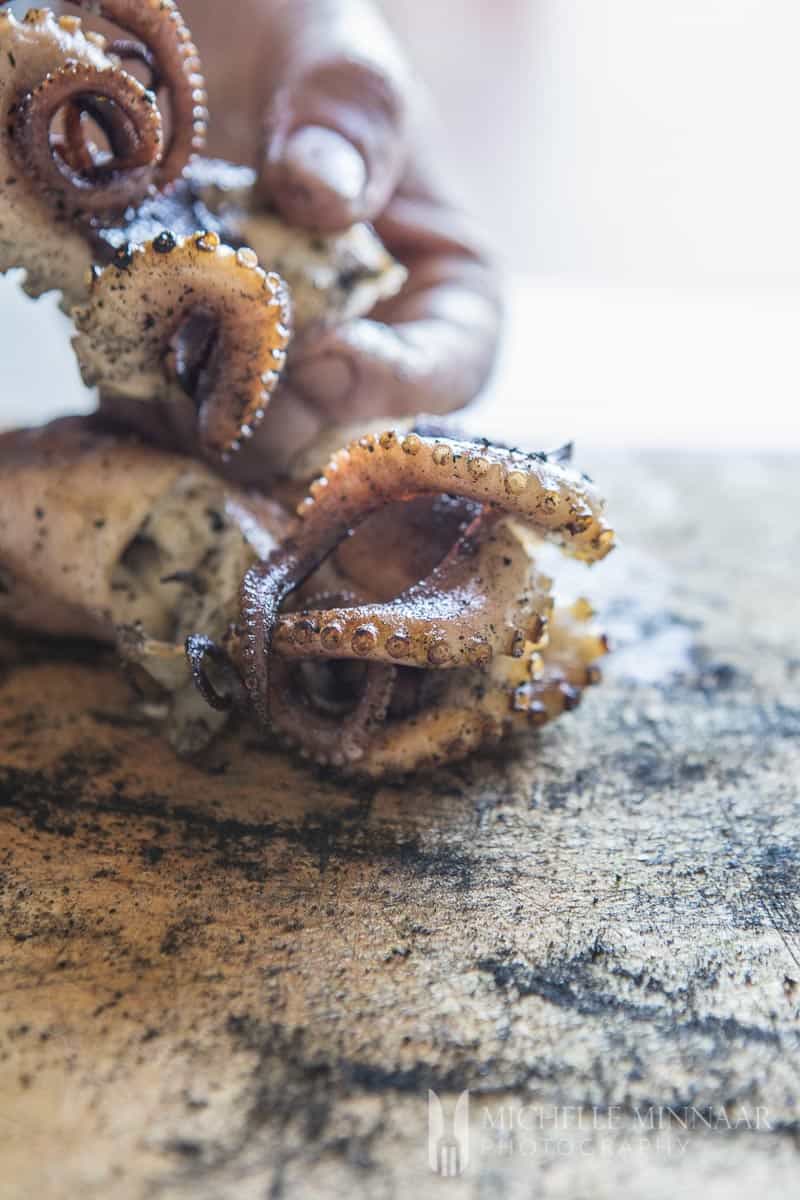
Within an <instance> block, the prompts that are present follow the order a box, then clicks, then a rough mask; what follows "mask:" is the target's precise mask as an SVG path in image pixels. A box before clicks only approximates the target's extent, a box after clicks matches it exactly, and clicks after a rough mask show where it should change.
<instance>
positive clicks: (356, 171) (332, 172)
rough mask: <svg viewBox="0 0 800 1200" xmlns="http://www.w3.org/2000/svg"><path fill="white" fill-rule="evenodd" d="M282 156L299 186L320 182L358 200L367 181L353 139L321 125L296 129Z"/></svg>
mask: <svg viewBox="0 0 800 1200" xmlns="http://www.w3.org/2000/svg"><path fill="white" fill-rule="evenodd" d="M282 158H283V165H284V167H285V168H286V170H287V171H288V172H289V174H290V176H291V177H292V179H291V182H292V184H293V185H294V186H296V187H298V188H300V189H311V190H313V189H314V188H315V187H318V186H319V185H320V184H322V185H323V187H326V188H328V189H329V190H330V191H332V192H335V193H336V195H337V196H340V197H341V198H342V199H343V200H357V199H358V197H359V196H360V195H361V193H362V192H363V191H364V188H365V186H366V183H367V165H366V163H365V162H364V159H363V158H362V157H361V155H360V154H359V152H358V150H356V148H355V146H354V145H353V144H352V142H348V141H347V139H346V138H344V137H342V135H341V134H340V133H336V131H335V130H333V129H326V128H324V127H323V126H321V125H304V126H303V127H302V128H300V129H297V130H295V132H294V133H293V134H292V135H291V137H290V138H289V140H288V141H287V143H286V146H285V147H284V152H283V155H282Z"/></svg>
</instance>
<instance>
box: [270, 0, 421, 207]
mask: <svg viewBox="0 0 800 1200" xmlns="http://www.w3.org/2000/svg"><path fill="white" fill-rule="evenodd" d="M269 37H270V47H269V52H270V57H271V58H272V60H273V62H275V63H276V64H277V65H276V66H275V67H274V68H273V71H272V73H271V78H270V88H271V95H270V97H269V99H268V103H267V117H266V137H267V141H266V163H265V166H264V172H263V185H264V187H265V189H266V191H267V192H268V194H269V197H270V199H271V200H272V201H273V202H274V203H275V204H276V206H277V207H278V209H279V210H280V212H281V213H282V214H283V216H284V217H285V218H286V219H287V220H288V221H290V222H291V223H292V224H295V225H301V226H304V227H306V228H314V229H319V230H325V231H330V230H335V229H344V228H346V227H347V226H349V225H352V224H353V223H354V222H356V221H360V220H372V219H373V218H374V217H376V216H377V215H378V214H379V213H380V212H381V211H382V210H383V209H384V207H385V206H386V204H387V202H388V200H389V198H390V197H391V195H392V194H393V192H394V190H395V188H396V186H397V182H398V180H399V178H400V176H401V173H402V171H403V167H404V163H405V157H406V138H407V128H408V121H409V104H408V97H409V95H410V94H411V87H410V83H409V78H408V73H407V70H406V67H405V64H404V63H403V61H402V57H401V55H400V53H399V51H398V48H397V46H396V45H395V42H394V39H393V38H392V36H391V34H390V32H389V30H388V28H387V27H386V25H385V24H384V23H383V20H382V19H381V18H380V16H379V15H378V13H377V11H376V10H375V8H374V7H373V5H372V4H371V3H369V2H368V0H291V3H288V4H283V5H280V6H277V7H276V11H275V14H274V16H273V17H272V19H271V27H270V30H269Z"/></svg>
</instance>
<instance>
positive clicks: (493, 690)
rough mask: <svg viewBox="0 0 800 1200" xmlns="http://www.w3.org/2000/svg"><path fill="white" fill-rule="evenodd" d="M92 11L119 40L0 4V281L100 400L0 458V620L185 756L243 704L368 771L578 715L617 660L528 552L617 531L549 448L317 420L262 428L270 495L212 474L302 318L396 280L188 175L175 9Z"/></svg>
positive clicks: (258, 409) (251, 180)
mask: <svg viewBox="0 0 800 1200" xmlns="http://www.w3.org/2000/svg"><path fill="white" fill-rule="evenodd" d="M1 3H2V0H0V4H1ZM82 6H83V7H84V8H86V9H89V10H92V11H96V12H100V13H102V14H103V15H104V16H106V17H108V18H110V19H111V20H112V22H114V23H115V24H116V25H117V27H118V28H119V30H120V32H121V36H120V37H118V38H116V40H112V41H109V40H107V39H106V38H102V37H99V36H97V35H95V34H92V33H87V32H84V31H83V28H82V25H81V22H80V21H78V20H75V19H74V18H62V19H60V20H57V19H56V18H55V17H53V16H52V15H51V14H49V13H46V12H42V11H38V10H37V11H35V12H32V13H31V14H29V16H28V17H27V18H26V19H25V20H24V21H22V22H18V21H16V20H15V19H14V18H13V17H11V16H10V15H9V14H7V13H5V12H0V116H2V117H3V124H2V128H0V270H7V269H9V268H11V267H21V268H23V269H24V270H25V272H26V277H25V287H26V289H27V290H28V291H29V292H30V293H31V295H34V296H35V295H39V294H41V293H42V292H43V291H46V290H49V289H52V288H58V289H60V290H61V291H62V293H63V300H64V306H65V308H66V309H67V310H68V311H70V312H71V314H72V316H73V319H74V322H75V324H76V326H77V336H76V337H75V340H74V345H75V349H76V352H77V355H78V359H79V363H80V366H81V369H82V372H83V376H84V379H85V380H86V382H87V383H89V384H91V385H96V386H97V387H98V390H99V393H100V400H101V409H100V412H99V414H97V415H96V416H95V417H93V418H90V419H88V420H78V419H74V420H63V421H59V422H54V423H53V424H52V425H50V426H48V427H46V428H44V429H42V430H28V431H25V430H23V431H18V432H16V433H12V434H7V435H4V436H3V437H2V438H0V619H3V620H7V621H11V622H13V623H15V624H17V625H23V626H26V627H28V628H30V629H33V630H35V631H39V632H42V633H47V634H50V635H55V636H74V635H82V636H88V637H93V638H96V639H98V640H100V641H104V642H107V643H112V644H114V645H115V646H116V647H117V650H118V652H119V654H120V656H121V658H122V660H123V662H124V663H125V664H126V665H127V669H128V670H129V672H131V676H132V678H133V679H134V681H135V682H136V685H137V686H138V687H139V688H140V690H142V694H143V703H145V704H146V705H147V706H148V707H147V711H148V712H149V713H150V714H151V715H154V716H155V715H156V714H157V715H160V716H161V717H162V718H163V720H164V722H165V728H166V733H167V736H168V738H169V739H170V741H171V742H172V744H173V746H174V747H175V748H176V750H177V751H178V752H179V753H181V754H194V753H197V752H198V751H200V750H202V749H203V747H204V746H205V745H207V744H208V742H209V741H210V740H211V739H212V738H213V737H214V736H215V735H216V734H218V733H219V732H220V731H221V730H222V728H223V727H224V725H225V723H226V721H227V719H228V714H229V713H231V712H233V711H236V712H238V713H239V714H240V715H241V716H242V717H243V718H244V719H246V720H250V721H252V722H255V723H256V724H257V725H258V727H259V728H261V729H262V730H265V731H267V730H271V731H273V732H274V733H277V734H278V735H280V736H281V737H282V738H283V739H284V741H286V742H287V743H288V744H290V745H291V746H293V747H294V748H295V749H297V750H298V751H299V752H300V753H301V754H302V755H304V756H306V757H308V758H310V759H311V760H313V761H314V762H317V763H320V764H327V765H332V766H334V767H336V768H337V769H339V770H341V771H344V772H347V773H349V774H356V775H362V776H368V777H379V776H381V775H383V774H385V773H387V772H393V773H396V772H406V771H411V770H416V769H418V768H421V767H431V766H436V765H438V764H440V763H443V762H448V761H453V760H455V759H457V758H460V757H463V756H464V755H466V754H468V753H471V752H472V751H474V750H476V749H478V748H480V747H482V746H487V745H493V744H496V743H497V742H499V741H501V740H502V739H503V738H506V737H508V736H510V735H513V734H515V733H517V732H519V731H523V730H526V731H527V730H529V729H531V728H532V727H533V728H537V727H539V726H540V725H543V724H544V723H546V722H547V721H549V720H551V719H552V718H554V717H557V716H559V715H560V714H561V713H563V712H565V711H568V710H570V709H572V708H574V707H575V706H576V705H577V704H578V702H579V701H580V698H581V695H582V692H583V689H584V688H585V687H586V686H588V685H589V684H592V683H594V682H596V681H597V679H598V678H599V672H598V669H597V667H596V665H595V664H596V660H597V659H598V658H600V657H601V656H602V655H603V654H604V653H605V651H606V643H605V639H604V638H603V637H602V635H600V634H599V633H598V632H597V631H596V630H595V628H594V626H593V624H592V612H591V608H590V606H589V605H588V603H587V602H585V601H581V602H578V603H577V604H575V605H573V606H571V607H564V606H556V605H555V601H554V598H553V595H552V587H553V584H552V580H551V579H550V578H549V577H548V576H547V575H545V574H544V573H543V571H542V569H541V568H540V566H539V565H538V560H539V557H540V551H541V547H542V544H543V542H545V541H551V542H554V543H556V544H557V545H558V546H559V547H560V548H561V549H562V550H563V551H564V553H566V554H568V555H571V556H573V557H575V558H577V559H579V560H581V561H583V562H585V563H587V564H591V563H594V562H597V561H599V560H600V559H602V558H603V557H605V555H606V554H607V553H608V552H609V550H610V549H611V548H612V547H613V543H614V535H613V532H612V531H611V529H610V528H609V526H608V524H607V522H606V519H605V516H604V511H603V502H602V500H601V499H600V497H599V495H598V493H597V492H596V490H595V488H594V486H593V485H592V484H591V483H590V482H589V481H588V480H587V479H586V478H585V477H583V476H580V475H578V474H576V473H575V472H573V471H572V470H570V469H569V468H568V467H567V466H566V465H565V464H564V462H563V461H561V460H560V458H559V457H558V456H552V455H547V454H544V453H525V452H523V451H520V450H512V449H507V448H504V447H502V446H497V445H492V444H490V443H488V442H475V441H470V440H469V439H465V438H464V437H461V436H459V435H458V434H457V433H456V432H454V431H453V430H452V429H451V428H448V427H443V426H439V427H437V426H434V425H431V424H429V423H427V422H426V420H425V419H424V418H418V419H416V420H415V421H414V420H404V421H399V422H397V423H396V425H395V427H394V428H393V429H391V428H390V429H386V428H385V426H384V427H383V428H381V429H376V428H364V427H362V428H359V429H356V430H345V429H344V428H340V429H329V430H327V431H326V432H325V434H324V435H322V436H320V438H319V439H318V440H317V441H316V442H314V443H313V444H311V445H306V446H305V447H304V448H303V449H302V450H301V451H300V452H299V453H294V454H293V457H292V458H291V459H290V458H289V457H288V454H287V452H286V448H285V446H284V447H282V445H281V443H280V432H278V434H277V439H278V441H277V446H276V451H277V458H278V460H279V462H280V464H281V465H280V469H279V470H278V472H277V473H276V472H275V471H274V470H272V471H271V472H270V473H269V475H268V474H267V472H266V470H265V474H264V483H263V487H262V490H261V492H252V493H245V492H243V491H240V490H237V489H235V488H233V487H231V486H229V485H228V484H227V483H225V482H224V481H223V480H222V479H221V478H220V477H219V476H218V474H217V473H216V468H217V467H218V466H219V464H220V462H221V461H222V459H224V458H225V457H229V456H231V455H235V454H236V451H237V449H238V448H239V444H240V442H241V440H242V439H244V438H246V437H248V436H250V434H251V433H252V432H253V430H254V428H255V427H256V425H257V424H258V422H259V421H260V419H261V417H262V415H263V413H264V410H265V408H266V407H267V405H268V404H269V402H270V396H271V393H272V392H273V390H274V389H275V387H276V386H277V385H279V382H280V377H281V373H282V371H283V370H284V368H285V365H286V363H287V359H289V360H290V357H291V353H292V344H291V341H290V337H291V332H292V323H293V320H294V324H295V326H297V327H300V328H303V329H304V337H305V338H308V337H310V336H312V335H313V331H314V329H315V328H316V324H317V323H320V324H321V323H325V322H330V321H338V320H343V319H347V318H349V317H352V316H355V315H360V314H361V313H363V312H366V311H368V310H369V308H370V307H372V305H374V304H375V303H376V302H377V300H379V299H384V298H387V297H388V296H390V295H392V294H394V293H395V292H396V291H397V290H398V289H399V288H400V287H402V285H403V281H404V278H405V272H404V270H403V268H402V267H401V266H399V265H398V264H396V263H394V261H393V260H392V258H391V256H390V255H388V254H387V252H386V251H385V250H384V249H383V247H382V246H381V244H380V242H379V241H378V240H377V239H376V238H375V235H374V234H373V233H372V231H371V230H369V229H368V228H367V227H365V226H359V227H356V228H355V229H353V230H351V231H349V232H348V233H345V234H343V235H340V236H337V237H326V238H315V237H314V236H313V235H309V234H307V233H297V232H293V231H289V230H287V229H286V227H285V226H283V225H282V224H281V223H280V222H279V221H278V220H277V218H276V217H274V215H272V214H271V213H269V212H267V211H264V207H263V202H262V201H261V200H260V199H258V198H257V195H258V194H257V189H256V186H255V177H254V176H253V174H252V172H249V171H246V170H242V169H241V168H236V167H234V166H232V165H231V164H225V163H219V162H212V161H209V160H204V159H202V158H199V157H197V156H198V152H199V151H200V150H201V148H202V140H203V135H204V132H205V121H206V112H205V93H204V91H203V84H202V76H201V74H200V67H199V61H198V56H197V51H196V48H195V47H194V45H193V43H192V41H191V35H190V34H189V32H188V30H187V29H186V27H185V25H184V23H183V21H182V18H181V17H180V14H179V12H178V10H177V8H176V7H175V5H174V3H173V2H172V0H86V2H85V3H84V4H83V5H82ZM131 62H135V63H137V64H138V65H139V67H140V68H144V70H145V71H146V73H147V75H148V79H147V82H146V83H145V84H143V83H141V82H140V81H139V80H138V78H137V77H136V76H135V75H134V74H133V73H132V72H131V71H128V70H126V64H128V65H130V63H131ZM162 91H166V92H167V93H168V96H169V111H170V115H171V121H170V123H169V132H168V134H166V135H165V125H166V123H165V122H162V118H161V109H160V104H159V96H160V94H161V92H162ZM101 135H102V138H104V139H105V142H106V143H107V149H105V150H101V149H99V147H98V144H97V141H96V140H95V139H97V138H100V137H101ZM89 267H91V270H90V271H87V268H89ZM287 283H288V286H287ZM292 301H293V304H292ZM292 307H294V315H293V314H292ZM112 404H113V413H114V419H115V425H114V427H113V428H112V427H111V425H110V413H111V411H112ZM120 424H122V425H123V426H125V427H127V428H128V429H129V430H130V429H136V430H138V431H139V433H140V434H145V435H146V436H147V437H149V438H150V440H151V444H149V445H148V444H145V442H144V441H142V440H139V439H138V438H137V437H136V436H132V435H131V434H130V433H126V432H123V431H121V430H120ZM152 443H155V444H152ZM342 447H344V448H342ZM176 449H178V450H181V451H188V452H189V453H190V454H195V455H198V454H200V455H202V456H203V457H204V458H205V459H206V460H207V461H206V462H202V463H201V462H199V461H196V460H195V458H193V457H189V456H184V455H183V454H181V453H176ZM281 455H283V458H282V460H281ZM153 697H155V699H154V698H153ZM154 706H155V707H154Z"/></svg>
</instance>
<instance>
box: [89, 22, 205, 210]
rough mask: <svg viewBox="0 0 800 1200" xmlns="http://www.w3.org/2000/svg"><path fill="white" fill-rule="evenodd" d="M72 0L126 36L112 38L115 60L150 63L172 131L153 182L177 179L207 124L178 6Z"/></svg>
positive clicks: (198, 73) (195, 60)
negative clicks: (165, 100) (166, 94)
mask: <svg viewBox="0 0 800 1200" xmlns="http://www.w3.org/2000/svg"><path fill="white" fill-rule="evenodd" d="M75 3H76V4H78V5H79V6H80V7H81V8H85V9H88V10H89V11H90V12H94V13H99V14H100V15H102V16H104V17H106V18H107V19H108V20H109V21H112V22H113V23H114V24H115V25H117V26H118V27H119V28H120V29H122V30H124V31H125V32H126V33H128V34H131V35H132V36H133V38H134V39H135V41H134V42H133V43H131V42H129V41H124V42H120V41H117V42H116V43H113V44H112V47H111V48H115V50H116V53H117V54H118V56H119V57H120V58H128V57H136V58H142V60H143V61H145V62H147V63H148V65H151V70H152V74H153V80H152V85H151V86H154V87H155V86H158V85H159V84H160V83H161V82H162V81H163V83H164V85H165V86H166V88H167V90H168V91H169V97H170V111H171V125H170V128H171V132H170V137H169V141H168V143H167V147H166V150H165V152H164V156H163V158H162V160H161V162H160V163H159V166H158V171H157V176H156V183H157V185H158V186H159V187H164V186H165V185H166V184H168V183H171V182H172V181H173V180H175V179H178V178H180V176H181V175H182V173H183V170H184V167H185V166H186V165H187V163H189V161H190V160H191V158H192V156H193V155H194V154H195V153H199V152H200V151H201V150H202V149H203V147H204V145H205V138H206V130H207V125H208V110H207V108H206V101H207V96H206V92H205V82H204V79H203V74H202V67H201V64H200V58H199V56H198V52H197V47H196V46H195V45H194V43H193V41H192V35H191V33H190V31H189V29H188V28H187V26H186V23H185V21H184V19H183V17H182V16H181V13H180V10H179V9H178V6H177V5H176V4H175V3H174V0H75ZM140 47H143V48H144V50H145V52H146V53H145V54H142V53H141V52H140V49H139V48H140ZM111 48H110V49H111ZM131 52H132V53H131Z"/></svg>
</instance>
